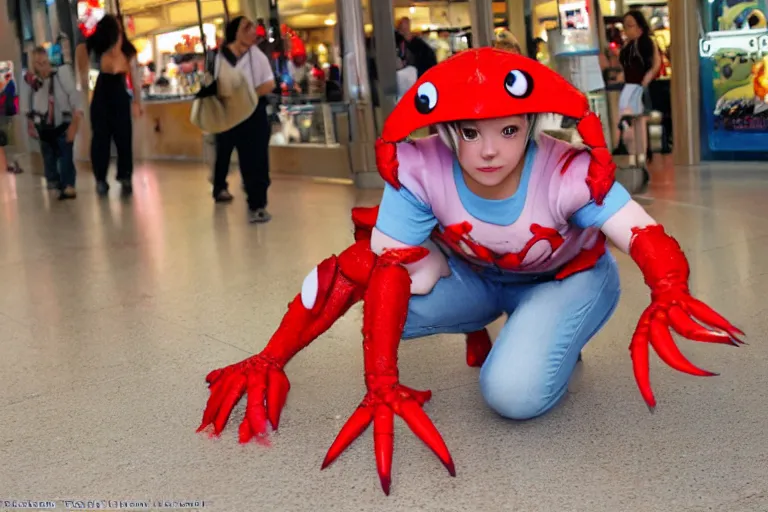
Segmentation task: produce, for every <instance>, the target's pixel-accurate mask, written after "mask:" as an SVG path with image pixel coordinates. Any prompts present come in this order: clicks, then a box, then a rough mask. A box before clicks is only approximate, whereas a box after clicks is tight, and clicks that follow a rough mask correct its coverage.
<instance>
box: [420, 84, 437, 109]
mask: <svg viewBox="0 0 768 512" xmlns="http://www.w3.org/2000/svg"><path fill="white" fill-rule="evenodd" d="M415 100H416V111H417V112H418V113H420V114H425V115H426V114H429V113H430V112H432V111H433V110H435V107H436V106H437V87H435V85H434V84H433V83H432V82H424V83H423V84H421V85H420V86H419V88H418V89H416V98H415Z"/></svg>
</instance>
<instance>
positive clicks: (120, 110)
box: [85, 14, 142, 196]
mask: <svg viewBox="0 0 768 512" xmlns="http://www.w3.org/2000/svg"><path fill="white" fill-rule="evenodd" d="M85 44H86V48H87V50H88V54H90V55H93V56H94V57H95V58H96V59H98V67H99V76H98V78H97V79H96V86H95V87H94V89H93V99H92V100H91V116H90V117H91V133H92V138H91V162H92V164H93V174H94V177H95V178H96V191H97V192H98V193H99V195H101V196H106V195H107V193H108V192H109V184H108V183H107V170H108V169H109V159H110V153H111V147H112V141H114V143H115V147H116V148H117V181H119V182H120V185H121V187H122V189H121V192H122V194H123V195H125V196H128V195H131V194H132V193H133V185H132V181H131V180H132V177H133V122H132V113H133V114H134V115H136V116H139V115H141V112H142V110H141V81H140V80H138V77H137V76H136V73H135V71H136V56H137V51H136V48H135V47H134V46H133V44H131V42H130V41H128V39H126V38H125V34H124V31H123V25H122V23H121V22H120V20H118V19H117V18H116V17H115V16H112V15H109V14H108V15H106V16H104V17H103V18H102V19H101V21H99V23H98V25H97V26H96V32H94V34H93V35H91V36H90V37H89V38H88V39H87V40H86V43H85ZM129 77H130V78H131V82H132V85H133V97H131V94H129V92H128V78H129Z"/></svg>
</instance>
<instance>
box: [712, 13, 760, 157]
mask: <svg viewBox="0 0 768 512" xmlns="http://www.w3.org/2000/svg"><path fill="white" fill-rule="evenodd" d="M767 14H768V5H767V3H766V1H765V0H746V1H745V0H714V1H710V0H704V1H702V3H701V17H702V22H703V24H704V35H703V37H702V38H701V40H700V41H699V56H700V64H701V67H700V69H701V75H700V78H701V99H702V104H701V116H702V121H703V122H702V133H701V135H702V152H703V153H704V158H707V159H710V158H718V157H725V158H731V157H733V156H735V157H736V158H738V155H739V154H754V153H755V152H758V151H763V152H768V27H767V26H766V15H767ZM734 154H735V155H734ZM762 158H765V156H764V154H763V156H762Z"/></svg>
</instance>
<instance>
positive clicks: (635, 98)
mask: <svg viewBox="0 0 768 512" xmlns="http://www.w3.org/2000/svg"><path fill="white" fill-rule="evenodd" d="M619 112H620V115H621V116H622V117H623V116H639V115H641V114H643V88H642V87H641V86H640V85H637V84H625V85H624V87H623V88H622V89H621V94H620V96H619ZM641 119H642V118H637V119H634V120H633V121H631V122H626V121H622V123H623V130H622V137H623V141H624V145H625V146H626V148H627V152H628V153H629V163H630V165H631V166H635V165H637V164H638V163H640V162H637V157H636V155H638V154H640V151H639V150H641V149H644V147H645V146H644V145H643V140H642V138H639V137H638V136H637V135H636V133H638V129H640V128H642V126H641V125H639V124H638V123H639V121H640V120H641ZM643 154H645V153H644V152H643Z"/></svg>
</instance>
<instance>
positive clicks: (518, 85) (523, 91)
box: [504, 69, 533, 99]
mask: <svg viewBox="0 0 768 512" xmlns="http://www.w3.org/2000/svg"><path fill="white" fill-rule="evenodd" d="M504 88H505V89H506V90H507V92H508V93H509V95H510V96H512V97H513V98H520V99H523V98H527V97H528V96H530V95H531V93H533V78H532V77H531V75H529V74H528V73H527V72H525V71H522V70H520V69H513V70H512V71H510V72H509V73H507V76H506V77H505V78H504Z"/></svg>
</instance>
